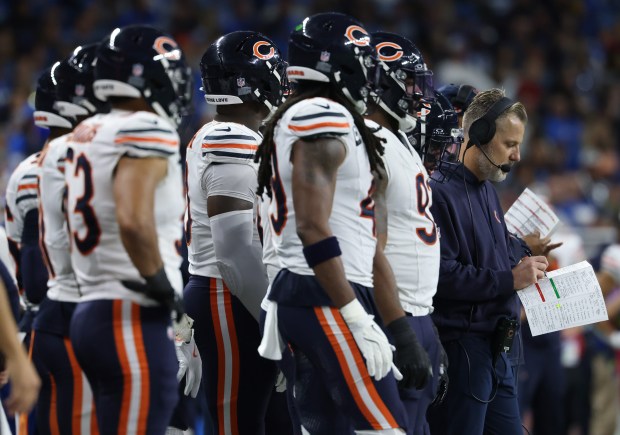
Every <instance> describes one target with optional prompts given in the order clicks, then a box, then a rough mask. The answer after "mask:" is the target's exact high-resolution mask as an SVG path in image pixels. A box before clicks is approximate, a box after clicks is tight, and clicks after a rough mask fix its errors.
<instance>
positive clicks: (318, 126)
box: [288, 122, 351, 131]
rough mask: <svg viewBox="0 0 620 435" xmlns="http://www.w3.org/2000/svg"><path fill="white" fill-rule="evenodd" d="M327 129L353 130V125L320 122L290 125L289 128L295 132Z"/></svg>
mask: <svg viewBox="0 0 620 435" xmlns="http://www.w3.org/2000/svg"><path fill="white" fill-rule="evenodd" d="M325 127H335V128H345V129H349V128H351V125H350V124H349V123H348V122H319V123H316V124H310V125H299V126H297V125H291V124H289V126H288V128H290V129H291V130H293V131H310V130H319V129H321V128H325Z"/></svg>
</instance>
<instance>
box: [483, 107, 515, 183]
mask: <svg viewBox="0 0 620 435" xmlns="http://www.w3.org/2000/svg"><path fill="white" fill-rule="evenodd" d="M495 125H496V130H495V136H493V139H492V140H491V142H489V143H488V144H487V145H483V149H484V151H485V152H486V153H487V154H488V156H489V158H490V159H491V160H492V161H494V162H495V163H496V164H497V165H498V166H502V165H509V166H510V167H511V168H512V167H513V166H514V164H515V163H517V162H518V161H519V160H521V150H520V148H521V142H523V135H524V134H525V125H524V124H523V122H522V121H521V120H520V119H519V118H518V117H517V115H515V114H514V113H510V114H508V115H507V116H503V117H502V118H500V119H498V120H497V121H496V122H495ZM477 161H478V168H479V169H480V173H481V174H482V175H483V177H484V179H487V180H490V181H495V182H499V181H504V180H505V179H506V176H507V175H508V173H507V172H504V171H502V170H501V169H499V168H497V167H496V166H493V165H492V164H491V163H490V162H489V160H488V159H487V158H486V157H485V156H484V155H483V154H482V153H479V155H478V158H477Z"/></svg>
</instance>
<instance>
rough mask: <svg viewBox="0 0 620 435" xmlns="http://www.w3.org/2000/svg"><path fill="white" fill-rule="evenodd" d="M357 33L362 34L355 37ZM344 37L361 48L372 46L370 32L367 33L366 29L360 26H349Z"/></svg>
mask: <svg viewBox="0 0 620 435" xmlns="http://www.w3.org/2000/svg"><path fill="white" fill-rule="evenodd" d="M355 32H358V35H359V33H361V34H362V35H361V36H357V37H356V36H355ZM344 36H346V37H347V39H348V40H349V41H351V42H352V43H353V44H355V45H358V46H360V47H365V46H368V45H370V35H368V32H367V31H366V29H364V28H363V27H360V26H355V25H353V26H349V27H347V30H346V31H345V32H344Z"/></svg>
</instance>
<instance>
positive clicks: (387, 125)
mask: <svg viewBox="0 0 620 435" xmlns="http://www.w3.org/2000/svg"><path fill="white" fill-rule="evenodd" d="M372 38H373V44H374V45H375V48H376V50H377V54H378V56H379V60H380V61H381V64H380V66H381V68H380V72H379V81H378V86H377V89H376V91H375V93H376V104H375V105H372V106H371V108H370V110H369V115H368V120H367V121H366V123H367V125H368V126H369V127H370V128H371V129H372V130H373V132H374V134H375V135H376V136H377V137H379V138H381V139H382V140H383V141H384V143H385V154H384V155H383V161H384V164H385V171H384V174H383V177H382V178H381V179H378V180H377V192H376V194H375V199H376V207H377V212H376V215H375V216H376V223H377V243H378V244H379V246H380V247H382V248H383V249H384V252H385V256H386V257H387V259H388V261H389V263H390V266H391V268H392V270H393V273H394V279H395V280H396V285H397V287H398V294H399V298H400V303H401V305H402V306H403V308H404V310H405V312H407V314H408V315H407V317H406V320H405V321H406V322H407V323H409V325H410V326H411V328H412V329H413V330H414V332H415V334H414V335H412V340H413V341H414V342H415V343H416V345H417V346H419V349H418V352H417V356H418V358H419V362H418V365H419V370H421V371H422V370H423V369H426V370H427V373H428V367H429V366H430V365H431V363H432V373H433V375H434V376H433V377H432V379H431V381H430V382H428V383H427V384H426V385H424V383H423V382H418V383H416V382H413V381H411V382H409V383H407V382H406V381H407V380H406V379H403V381H401V382H400V383H399V387H400V388H399V392H400V397H401V399H402V400H403V403H404V404H405V407H406V408H407V413H408V416H409V423H410V426H409V428H408V432H407V433H409V434H415V435H424V434H427V433H428V431H429V428H428V423H427V421H426V410H427V408H428V406H429V404H430V403H431V402H432V401H433V399H434V398H435V395H436V391H437V386H438V383H439V377H440V373H441V369H440V365H441V364H444V365H445V364H446V363H447V362H446V361H445V353H444V352H443V347H442V346H441V342H440V341H439V337H438V335H437V333H436V331H435V329H434V326H433V322H432V320H431V318H430V313H431V312H432V311H433V295H434V294H435V292H436V290H437V280H438V277H439V237H438V234H437V228H436V226H435V222H434V220H433V216H432V215H431V213H430V210H429V207H430V204H431V194H430V187H429V174H428V172H427V168H425V166H424V164H423V163H422V159H421V158H420V155H419V154H418V152H416V150H415V149H414V147H413V146H412V145H411V144H410V141H409V139H408V138H407V134H409V135H412V134H413V133H414V132H415V131H420V129H421V128H420V127H421V122H417V123H416V120H415V119H414V118H413V116H412V113H415V108H416V107H422V108H425V107H426V106H427V105H428V104H429V103H426V102H425V100H422V97H423V95H424V93H423V92H420V90H421V89H422V88H421V86H424V84H425V83H427V82H426V81H420V80H419V77H420V76H421V77H429V76H428V75H418V74H419V73H420V72H422V71H425V72H426V71H427V70H426V67H425V64H424V61H423V60H422V58H421V57H420V56H419V52H418V50H417V48H416V47H415V46H414V45H413V43H412V42H411V41H409V40H408V39H406V38H404V37H402V36H399V35H396V34H393V33H387V32H377V33H373V35H372ZM424 89H425V88H424ZM430 91H431V92H432V89H430ZM433 97H434V95H433ZM433 100H434V98H433ZM433 104H436V103H435V102H433ZM455 119H456V118H455ZM426 127H427V128H428V123H427V125H426ZM419 142H420V138H419V137H417V140H416V143H419ZM457 151H458V150H457ZM456 155H458V152H457V154H456ZM430 169H432V168H430ZM382 203H384V204H385V209H386V212H385V213H383V212H381V210H382V209H383V207H380V205H381V204H382ZM416 337H417V338H416ZM418 340H419V344H417V343H418ZM429 358H430V360H429ZM415 387H417V388H419V389H421V390H422V391H416V388H415Z"/></svg>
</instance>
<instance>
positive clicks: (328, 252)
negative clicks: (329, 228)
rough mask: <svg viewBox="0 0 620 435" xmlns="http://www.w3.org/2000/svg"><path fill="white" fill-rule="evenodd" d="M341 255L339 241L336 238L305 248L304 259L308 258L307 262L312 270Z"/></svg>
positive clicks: (329, 238)
mask: <svg viewBox="0 0 620 435" xmlns="http://www.w3.org/2000/svg"><path fill="white" fill-rule="evenodd" d="M341 254H342V251H341V250H340V245H339V244H338V239H337V238H336V237H334V236H331V237H328V238H326V239H323V240H321V241H319V242H316V243H313V244H312V245H308V246H306V247H304V257H306V262H307V263H308V266H310V268H313V267H314V266H316V265H318V264H321V263H323V262H324V261H327V260H330V259H332V258H334V257H338V256H340V255H341Z"/></svg>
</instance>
